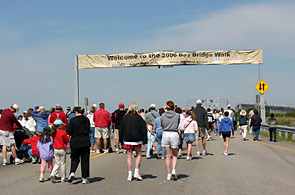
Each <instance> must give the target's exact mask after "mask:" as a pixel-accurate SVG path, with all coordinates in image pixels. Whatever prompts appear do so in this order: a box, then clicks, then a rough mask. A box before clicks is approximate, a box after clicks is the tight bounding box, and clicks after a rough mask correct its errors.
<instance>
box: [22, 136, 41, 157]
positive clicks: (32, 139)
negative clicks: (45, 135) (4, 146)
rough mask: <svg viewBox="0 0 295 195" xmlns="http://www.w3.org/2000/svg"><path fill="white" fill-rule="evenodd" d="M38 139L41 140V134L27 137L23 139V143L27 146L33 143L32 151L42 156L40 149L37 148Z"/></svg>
mask: <svg viewBox="0 0 295 195" xmlns="http://www.w3.org/2000/svg"><path fill="white" fill-rule="evenodd" d="M38 140H39V136H34V137H31V138H29V139H25V140H24V141H23V144H24V146H27V145H28V144H31V148H32V153H33V154H35V155H37V156H40V154H39V151H38V149H37V143H38Z"/></svg>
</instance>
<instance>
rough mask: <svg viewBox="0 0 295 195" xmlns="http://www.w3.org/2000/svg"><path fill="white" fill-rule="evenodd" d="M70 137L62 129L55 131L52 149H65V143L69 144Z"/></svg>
mask: <svg viewBox="0 0 295 195" xmlns="http://www.w3.org/2000/svg"><path fill="white" fill-rule="evenodd" d="M69 141H70V137H69V136H68V134H67V132H66V131H65V130H63V129H58V130H56V134H55V136H53V147H54V148H55V149H66V148H67V143H69Z"/></svg>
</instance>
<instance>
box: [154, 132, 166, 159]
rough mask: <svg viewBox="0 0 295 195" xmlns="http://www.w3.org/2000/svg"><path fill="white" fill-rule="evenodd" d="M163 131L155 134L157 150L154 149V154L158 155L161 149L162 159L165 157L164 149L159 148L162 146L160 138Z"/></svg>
mask: <svg viewBox="0 0 295 195" xmlns="http://www.w3.org/2000/svg"><path fill="white" fill-rule="evenodd" d="M163 132H164V131H163V130H162V131H159V130H158V131H157V132H156V137H157V141H158V146H157V149H156V152H157V153H158V154H159V152H160V150H161V148H162V157H166V152H165V148H164V147H161V145H162V136H163Z"/></svg>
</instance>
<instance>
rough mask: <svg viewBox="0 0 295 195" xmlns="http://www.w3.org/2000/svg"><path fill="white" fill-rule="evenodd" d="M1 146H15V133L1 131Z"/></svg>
mask: <svg viewBox="0 0 295 195" xmlns="http://www.w3.org/2000/svg"><path fill="white" fill-rule="evenodd" d="M0 145H3V146H14V145H15V139H14V135H13V133H12V132H10V131H3V130H0Z"/></svg>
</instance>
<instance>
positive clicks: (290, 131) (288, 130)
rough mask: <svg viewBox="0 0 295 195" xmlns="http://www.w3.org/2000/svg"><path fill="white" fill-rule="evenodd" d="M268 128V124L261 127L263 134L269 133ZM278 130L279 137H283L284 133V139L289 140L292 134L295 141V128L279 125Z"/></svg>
mask: <svg viewBox="0 0 295 195" xmlns="http://www.w3.org/2000/svg"><path fill="white" fill-rule="evenodd" d="M268 128H269V126H268V124H262V125H261V131H262V132H265V133H269V131H268ZM276 128H277V131H278V135H279V137H282V133H283V134H284V137H285V138H286V139H287V138H288V135H289V134H290V135H292V140H293V141H294V140H295V127H287V126H281V125H277V126H276Z"/></svg>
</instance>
